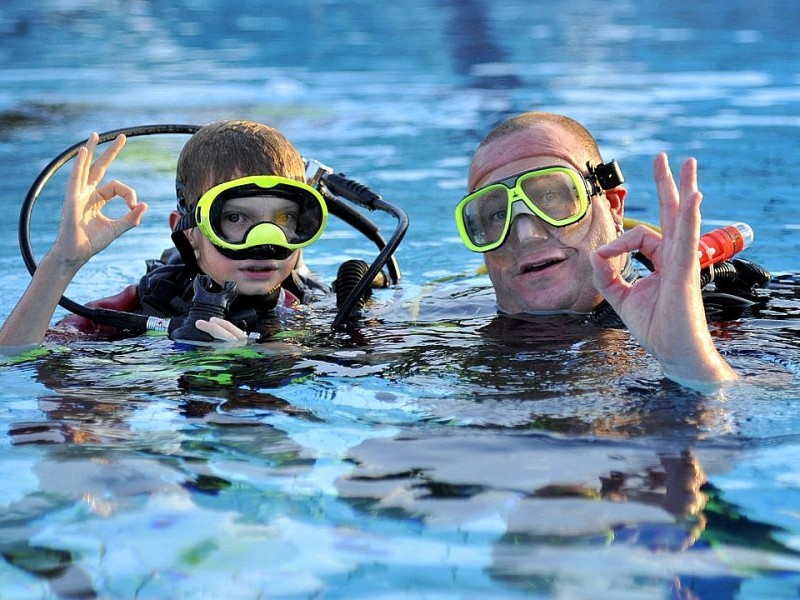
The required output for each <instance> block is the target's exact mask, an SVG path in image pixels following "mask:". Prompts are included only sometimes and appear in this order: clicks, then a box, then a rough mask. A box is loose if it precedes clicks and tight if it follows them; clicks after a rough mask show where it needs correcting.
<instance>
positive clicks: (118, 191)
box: [53, 133, 147, 271]
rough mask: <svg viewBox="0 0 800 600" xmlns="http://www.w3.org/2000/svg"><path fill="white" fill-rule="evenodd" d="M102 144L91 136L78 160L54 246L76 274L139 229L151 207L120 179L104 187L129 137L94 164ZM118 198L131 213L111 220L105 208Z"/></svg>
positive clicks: (122, 137)
mask: <svg viewBox="0 0 800 600" xmlns="http://www.w3.org/2000/svg"><path fill="white" fill-rule="evenodd" d="M98 141H99V136H98V135H97V134H96V133H93V134H92V135H90V136H89V140H88V142H87V144H86V146H84V147H83V148H81V149H80V150H79V151H78V154H77V156H76V157H75V164H74V165H73V168H72V172H71V174H70V177H69V181H68V183H67V192H66V194H65V196H64V206H63V209H62V216H61V225H60V227H59V231H58V237H57V238H56V241H55V243H54V244H53V249H54V250H55V251H56V253H57V255H58V256H60V257H61V260H63V261H64V264H65V266H68V267H71V268H72V270H74V271H77V270H78V269H79V268H80V267H81V266H83V265H84V264H85V263H86V262H87V261H88V260H89V259H90V258H91V257H92V256H94V255H95V254H97V253H98V252H100V251H101V250H103V249H104V248H106V247H107V246H108V245H109V244H110V243H111V242H113V241H114V240H115V239H117V238H118V237H119V236H121V235H122V234H123V233H125V232H126V231H128V230H129V229H131V228H133V227H135V226H137V225H138V224H139V223H140V222H141V219H142V215H143V214H144V212H145V211H146V210H147V204H146V203H144V202H138V201H137V198H136V191H135V190H134V189H133V188H131V187H130V186H127V185H125V184H124V183H122V182H120V181H117V180H113V181H110V182H107V183H103V184H101V182H102V180H103V177H104V176H105V174H106V170H107V169H108V167H109V166H110V165H111V163H112V162H114V159H115V158H116V157H117V155H118V154H119V153H120V151H121V150H122V148H123V147H124V146H125V141H126V139H125V136H124V135H120V136H118V137H117V138H116V139H115V140H114V141H113V142H112V144H111V145H110V146H109V147H108V148H106V150H105V151H104V152H103V154H102V155H100V157H99V158H98V159H97V160H95V161H94V162H92V158H93V156H94V153H95V150H96V149H97V144H98ZM117 197H119V198H122V199H123V200H124V201H125V203H126V204H127V206H128V209H129V210H128V212H127V213H126V214H125V215H124V216H123V217H120V218H119V219H109V218H108V217H106V216H105V215H104V214H103V212H102V210H103V207H104V206H105V205H106V203H108V202H109V201H110V200H112V199H114V198H117Z"/></svg>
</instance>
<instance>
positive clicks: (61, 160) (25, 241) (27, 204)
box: [18, 125, 200, 333]
mask: <svg viewBox="0 0 800 600" xmlns="http://www.w3.org/2000/svg"><path fill="white" fill-rule="evenodd" d="M198 129H200V126H199V125H140V126H137V127H125V128H122V129H115V130H112V131H106V132H105V133H101V134H100V135H99V137H100V139H99V142H98V144H103V143H106V142H110V141H112V140H114V139H115V138H116V137H117V136H118V135H120V134H124V135H125V136H127V137H137V136H142V135H152V134H157V133H183V134H189V135H191V134H193V133H194V132H196V131H197V130H198ZM88 141H89V140H88V139H85V140H83V141H82V142H78V143H77V144H74V145H72V146H70V147H69V148H67V149H66V150H64V151H63V152H62V153H61V154H59V155H58V156H56V157H55V158H54V159H53V160H51V161H50V163H49V164H48V165H47V166H46V167H45V168H44V170H43V171H42V172H41V173H39V176H38V177H37V178H36V179H35V180H34V182H33V184H32V185H31V187H30V189H29V190H28V193H27V194H26V196H25V199H24V200H23V202H22V207H21V208H20V214H19V230H18V236H19V248H20V252H21V253H22V260H23V261H24V262H25V266H26V267H27V269H28V272H29V273H30V274H31V275H33V274H34V272H35V271H36V267H37V264H36V259H35V258H34V256H33V249H32V248H31V243H30V225H31V216H32V214H33V205H34V203H35V202H36V199H37V198H38V197H39V194H41V192H42V190H43V189H44V186H45V185H46V184H47V182H48V181H49V180H50V178H51V177H52V176H53V175H54V174H55V172H56V171H58V170H59V169H60V168H61V167H63V166H64V165H65V164H66V163H67V162H69V161H70V160H71V159H72V158H73V157H74V156H75V155H76V154H78V151H79V150H80V149H81V148H82V147H83V146H85V145H86V144H87V142H88ZM58 303H59V305H61V306H62V307H64V308H65V309H67V310H68V311H70V312H73V313H75V314H76V315H79V316H81V317H85V318H87V319H91V320H92V321H94V322H95V323H99V324H103V325H112V326H114V327H117V328H119V329H122V330H123V331H129V332H137V333H141V332H144V331H147V330H157V331H166V326H167V325H166V321H165V320H164V319H160V318H158V317H150V316H147V315H142V314H139V313H131V312H126V311H121V310H113V309H110V308H98V307H90V306H85V305H83V304H80V303H78V302H75V301H73V300H70V299H69V298H67V297H66V296H62V297H61V299H60V300H59V302H58Z"/></svg>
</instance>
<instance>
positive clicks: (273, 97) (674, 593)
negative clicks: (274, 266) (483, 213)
mask: <svg viewBox="0 0 800 600" xmlns="http://www.w3.org/2000/svg"><path fill="white" fill-rule="evenodd" d="M798 26H800V7H798V6H797V5H796V2H794V0H774V1H772V2H769V3H763V4H762V5H759V6H758V7H754V6H753V4H752V3H751V2H745V1H744V0H724V1H723V0H713V1H710V2H705V3H700V2H689V1H687V0H674V1H673V2H669V3H662V2H657V1H656V0H637V1H635V2H634V1H633V0H630V1H628V0H621V1H619V2H613V3H606V4H598V3H596V2H589V1H588V0H566V1H561V2H556V1H555V0H542V1H540V2H537V3H535V4H532V3H530V2H526V1H523V0H509V1H507V2H503V3H499V2H497V3H494V2H485V1H481V0H462V1H461V2H454V1H450V0H441V1H438V2H437V1H434V0H408V1H407V2H400V3H380V2H366V1H364V0H349V1H347V2H344V1H342V0H326V1H321V0H318V1H315V0H309V1H307V2H299V1H298V2H289V3H285V5H282V6H280V7H279V8H276V7H274V6H271V5H269V6H267V5H264V4H263V3H260V2H254V1H243V2H239V3H237V4H236V6H235V7H231V5H230V3H227V2H221V1H213V0H206V1H203V2H197V1H194V2H186V1H184V2H130V3H120V2H116V3H115V2H111V3H109V2H100V1H98V0H43V1H41V2H38V3H35V6H34V5H30V6H28V5H27V4H20V5H19V6H11V5H10V4H9V3H5V4H4V5H3V6H2V7H0V33H2V40H3V41H2V44H1V45H0V58H2V62H0V65H2V66H1V67H0V80H1V81H2V86H0V161H2V172H3V173H4V174H5V177H4V186H3V189H2V192H0V193H2V200H3V206H4V208H5V211H6V215H7V217H6V218H5V219H3V220H2V221H0V228H2V230H1V232H2V235H0V285H2V286H3V289H5V290H6V291H5V293H4V294H2V295H1V296H0V316H1V317H2V318H5V317H6V316H7V315H8V313H9V312H10V311H11V309H12V308H13V306H14V304H15V302H16V300H17V299H18V298H19V296H20V295H21V294H22V292H23V291H24V289H25V286H26V285H27V283H28V281H29V276H28V274H27V271H26V270H25V268H24V266H23V263H22V260H21V258H20V253H19V242H18V237H17V214H18V211H19V206H20V204H21V203H22V200H23V198H24V197H25V194H26V192H27V190H28V187H29V186H30V185H31V183H32V181H33V180H34V179H35V177H36V176H37V174H38V173H39V172H40V171H41V169H42V168H43V167H44V166H45V165H46V164H47V163H48V162H49V160H51V159H52V158H53V157H54V156H56V155H57V154H58V153H59V152H61V151H62V150H63V149H65V148H67V147H69V146H70V145H72V144H73V143H75V142H77V141H79V140H81V139H84V138H86V137H87V135H88V134H89V133H90V132H91V131H107V130H112V129H117V128H120V127H125V126H132V125H141V124H149V123H191V124H202V123H206V122H209V121H211V120H215V119H220V118H248V119H255V120H259V121H263V122H267V123H269V124H272V125H274V126H276V127H278V128H279V129H280V130H282V131H283V132H285V133H286V134H287V135H288V137H289V138H290V139H291V140H292V141H293V142H294V143H295V144H296V145H297V147H298V148H299V149H300V150H301V152H302V153H303V154H304V155H305V156H307V157H313V158H317V159H318V160H320V161H322V162H323V163H326V164H329V165H331V166H333V167H334V168H335V169H336V170H337V171H340V172H344V173H347V174H348V175H349V176H351V177H353V178H355V179H358V180H359V181H361V182H363V183H365V184H367V185H369V186H370V187H372V188H373V189H374V190H375V191H377V192H379V193H381V194H382V195H383V196H384V198H386V199H387V200H388V201H390V202H393V203H396V204H397V205H399V206H402V207H403V208H404V209H405V210H406V211H407V212H408V214H409V218H410V220H411V226H410V229H409V231H408V233H407V235H406V237H405V240H404V241H403V243H402V245H401V246H400V249H399V250H398V252H397V259H398V261H399V264H400V268H401V272H402V277H403V278H402V282H401V285H400V286H398V287H396V288H393V289H387V290H379V291H377V292H376V294H375V297H374V299H373V302H372V305H371V307H370V310H369V313H368V318H367V319H365V320H364V321H363V322H362V323H360V324H359V325H358V326H357V327H354V328H350V329H346V330H343V331H332V330H331V328H330V322H331V320H332V318H333V314H334V309H333V307H332V305H331V303H330V302H328V303H322V304H321V305H320V306H318V307H314V308H311V309H310V310H309V311H308V314H307V315H305V316H304V317H303V320H302V321H301V322H299V323H298V324H297V325H296V327H293V328H290V329H289V330H287V331H285V332H283V333H282V334H281V335H280V336H277V337H276V338H275V339H272V340H270V341H268V342H266V343H263V344H256V345H251V346H247V347H243V348H229V347H202V346H199V347H193V346H189V345H186V344H177V343H174V342H172V341H170V340H168V339H167V338H165V337H164V336H163V335H159V334H149V335H146V336H140V337H135V338H130V339H125V340H120V341H114V342H102V343H101V342H88V341H87V342H80V343H74V344H70V345H58V344H49V345H47V346H44V347H42V348H39V349H35V350H31V351H29V352H27V353H24V354H21V355H20V354H11V355H4V356H3V357H2V364H1V365H0V386H1V389H2V392H1V393H0V448H1V450H0V479H1V480H2V481H3V485H2V486H1V487H0V556H2V558H3V559H4V560H3V561H2V562H0V598H3V599H4V600H5V599H6V598H12V599H16V598H20V599H22V598H24V599H30V598H78V597H80V598H91V597H98V598H134V597H135V598H264V597H297V598H338V597H347V598H354V597H355V598H358V597H364V598H387V599H388V598H397V597H424V598H473V597H481V598H483V597H491V598H514V597H526V598H531V597H532V598H559V599H560V598H626V599H627V598H630V599H634V598H636V599H638V598H648V599H649V598H681V599H687V600H688V599H704V600H706V599H723V600H727V599H742V598H748V599H749V598H771V599H775V598H795V597H798V595H799V592H798V590H799V589H800V515H799V513H798V506H800V467H798V465H799V464H800V394H799V393H798V378H800V348H799V347H798V343H797V341H796V340H797V332H798V330H799V329H800V320H798V315H800V294H798V292H797V287H796V286H787V288H786V289H785V290H783V291H782V292H775V293H773V295H772V298H771V300H770V303H769V305H768V306H767V307H765V308H763V309H759V310H756V311H750V312H749V313H748V314H746V315H742V316H737V317H735V318H726V319H720V320H715V321H714V322H712V323H711V327H712V329H713V333H714V336H715V339H716V340H717V343H718V346H719V347H720V349H721V350H722V351H723V352H724V353H725V354H726V355H727V356H729V358H730V360H731V362H732V363H733V364H734V365H735V367H736V368H737V370H739V371H740V372H742V373H744V374H746V378H745V381H744V382H743V383H741V384H737V385H734V386H731V387H729V388H726V389H724V390H718V391H715V392H713V393H711V392H709V393H701V392H697V391H691V390H687V389H684V388H682V387H680V386H678V385H676V384H674V383H672V382H670V381H668V380H666V379H664V378H663V377H662V375H661V372H660V370H659V368H658V366H657V364H655V362H654V361H653V359H652V358H650V357H649V356H648V355H647V354H646V353H644V352H643V351H642V350H641V349H640V348H639V347H638V346H637V344H636V343H635V342H634V341H633V340H632V339H631V338H630V336H629V335H628V334H627V332H626V331H625V330H620V329H605V328H596V327H590V326H588V325H586V324H584V323H582V322H576V320H575V319H571V318H567V317H553V318H551V319H534V320H531V321H530V322H527V321H510V320H509V319H505V318H500V317H497V316H496V315H495V309H494V298H493V294H492V292H491V288H490V285H489V282H488V279H487V278H486V276H485V275H482V274H481V273H480V272H479V267H480V265H481V264H482V261H481V257H480V256H479V255H477V254H473V253H471V252H469V251H467V250H466V249H465V248H464V247H463V245H462V244H461V242H460V240H459V238H458V235H457V232H456V229H455V225H454V222H453V218H452V211H453V206H454V205H455V203H456V202H457V201H458V199H459V198H460V197H461V195H462V194H463V192H464V187H465V180H466V170H467V166H468V160H469V155H470V153H471V151H472V150H473V149H474V147H475V145H476V144H477V143H478V142H479V140H480V139H481V137H482V136H483V135H484V134H485V133H486V132H487V131H488V130H489V129H490V128H491V127H492V126H493V125H495V124H496V123H497V122H499V121H500V120H501V119H503V118H505V117H508V116H510V115H513V114H515V113H518V112H521V111H524V110H530V109H543V110H549V111H554V112H562V113H565V114H568V115H570V116H572V117H574V118H576V119H578V120H579V121H581V122H583V123H584V124H586V125H587V127H588V128H589V129H590V130H591V131H592V132H593V133H594V134H595V135H596V137H597V138H598V140H599V142H600V146H601V149H602V150H603V153H604V157H605V158H606V159H610V158H616V159H617V161H619V163H620V165H621V166H622V169H623V171H624V173H625V176H626V180H627V186H628V188H629V190H630V193H629V196H628V200H627V203H626V214H627V215H628V216H631V217H634V218H637V219H641V220H644V221H649V222H656V221H657V219H658V210H657V199H656V195H655V186H654V184H653V181H652V175H651V164H652V159H653V157H654V155H655V154H656V153H657V152H659V151H661V150H665V151H667V152H668V153H669V154H670V157H671V160H672V162H673V166H677V165H678V164H679V163H680V161H682V160H683V159H684V158H686V157H687V156H696V157H697V158H698V161H699V165H700V184H701V189H702V190H703V192H704V201H703V214H704V227H705V228H706V229H710V228H712V227H715V226H719V225H722V224H726V223H729V222H734V221H744V222H747V223H750V224H751V225H752V226H753V228H754V229H755V236H756V237H755V242H754V244H753V246H752V247H751V248H749V249H748V250H747V251H746V254H745V257H746V258H748V259H750V260H752V261H754V262H757V263H758V264H760V265H763V266H764V267H766V268H767V269H769V270H770V271H771V272H772V273H773V275H774V276H776V278H779V277H782V276H789V275H790V274H792V273H794V272H796V271H798V270H799V269H798V266H800V265H798V259H797V257H798V254H800V235H799V233H800V204H799V203H798V202H797V199H796V195H797V194H796V189H795V188H796V177H795V173H796V171H797V162H798V161H797V159H796V149H797V148H798V147H800V117H798V115H800V67H798V65H800V60H798V59H800V39H798V37H797V34H796V32H797V30H798ZM185 139H186V138H185V136H180V135H174V136H149V137H146V138H136V139H132V140H130V142H129V145H128V147H127V148H126V149H125V151H124V152H123V155H122V156H121V157H120V159H119V160H118V161H117V162H116V163H115V165H114V167H113V169H112V173H111V176H113V177H118V178H119V179H122V180H124V181H126V182H127V183H130V184H131V185H133V186H134V187H136V189H137V191H138V193H139V197H140V198H143V199H146V200H147V202H148V203H149V204H150V210H149V213H148V214H147V215H146V218H145V221H144V223H143V225H142V226H141V227H139V228H137V229H136V230H134V231H132V232H130V233H129V234H128V235H126V236H124V237H123V238H122V239H120V240H118V241H117V242H116V243H115V244H114V245H112V246H111V247H110V248H109V249H108V250H106V251H105V252H104V253H102V254H101V255H100V256H98V257H96V258H95V259H93V260H92V261H91V263H90V264H89V265H87V267H86V268H85V269H84V270H83V271H81V273H80V274H79V276H78V278H77V279H76V280H75V282H74V283H73V284H72V285H71V286H70V288H69V290H68V295H69V297H70V298H72V299H75V300H77V301H80V302H85V301H88V300H91V299H93V298H97V297H100V296H103V295H107V294H110V293H114V292H116V291H119V290H120V289H121V288H122V287H124V286H125V285H127V284H128V283H131V282H133V281H136V280H137V279H138V277H139V276H141V274H142V272H143V270H144V264H145V262H144V261H145V260H146V259H148V258H154V257H156V256H158V255H159V254H160V252H161V250H162V249H164V248H166V247H168V246H169V244H170V241H169V235H168V230H167V226H166V218H167V214H168V212H169V210H171V209H172V207H173V205H174V197H173V194H174V183H173V176H174V164H175V159H176V157H177V153H178V152H179V150H180V147H181V145H182V144H183V143H184V142H185ZM62 171H66V169H63V170H62ZM65 180H66V173H65V172H61V171H59V172H58V173H57V174H56V176H55V177H54V178H53V179H52V181H51V182H50V183H49V184H48V186H47V187H46V188H45V190H44V191H43V193H42V194H41V196H40V198H39V200H38V202H37V204H36V209H35V212H34V215H33V222H32V228H31V244H32V247H33V249H34V253H35V255H36V257H37V258H41V256H43V254H44V253H45V252H46V251H47V248H48V246H49V244H50V243H51V242H52V240H53V239H54V235H55V231H56V229H57V226H58V215H59V213H60V202H61V197H62V194H63V189H64V182H65ZM370 217H372V218H374V219H375V220H376V222H378V223H379V224H380V225H381V227H382V231H383V232H384V233H387V232H388V233H390V232H391V231H392V230H393V228H394V221H393V219H392V218H391V217H388V216H387V215H383V214H380V213H377V214H370ZM375 253H376V249H375V248H374V246H373V245H372V244H371V243H369V242H367V241H366V240H364V239H363V238H361V237H360V236H359V235H358V234H357V233H355V232H354V231H353V230H351V229H349V228H348V227H346V226H344V225H343V224H341V223H336V222H334V223H332V224H331V226H330V228H329V230H328V231H327V232H326V234H325V235H324V237H323V238H322V240H321V241H320V242H318V243H317V244H315V245H313V246H311V247H310V248H309V249H307V251H306V253H305V257H306V261H307V263H308V264H309V265H310V266H311V267H312V268H313V269H314V271H315V272H316V273H317V274H318V275H319V276H320V278H321V279H323V280H325V281H327V282H330V281H332V280H333V279H334V278H335V275H336V270H337V268H338V266H339V264H340V263H341V262H342V261H343V260H345V259H348V258H360V259H363V260H367V261H371V260H372V258H373V257H374V255H375ZM64 314H65V312H64V311H63V309H59V311H58V313H57V317H60V316H63V315H64Z"/></svg>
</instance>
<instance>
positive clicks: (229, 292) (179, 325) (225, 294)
mask: <svg viewBox="0 0 800 600" xmlns="http://www.w3.org/2000/svg"><path fill="white" fill-rule="evenodd" d="M192 289H193V290H194V297H193V298H192V305H191V307H190V308H189V312H188V313H186V314H185V315H181V316H180V317H173V318H172V319H170V322H169V337H170V339H173V340H190V341H200V342H211V341H213V340H214V337H213V336H211V335H210V334H208V333H206V332H205V331H200V330H199V329H197V327H196V326H195V323H196V322H197V321H198V320H199V319H203V320H204V321H208V320H209V319H210V318H211V317H219V318H220V319H225V318H226V317H227V314H228V309H229V308H230V305H231V303H232V302H233V301H234V300H235V299H236V296H237V294H238V290H237V286H236V283H235V282H233V281H226V282H225V285H223V286H219V285H217V284H216V283H214V281H213V280H212V279H211V278H210V277H209V276H208V275H205V274H203V275H198V276H197V277H195V279H194V282H193V283H192Z"/></svg>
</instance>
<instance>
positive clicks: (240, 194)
mask: <svg viewBox="0 0 800 600" xmlns="http://www.w3.org/2000/svg"><path fill="white" fill-rule="evenodd" d="M192 216H193V217H194V221H195V224H196V226H197V227H198V228H199V229H200V231H201V232H202V233H203V235H204V236H206V237H207V238H208V239H209V241H210V242H211V243H212V244H214V246H215V247H216V248H217V249H218V250H219V251H220V253H221V254H223V255H224V256H227V257H228V258H232V259H235V260H244V259H264V260H269V259H277V260H283V259H285V258H288V256H289V255H290V254H291V253H292V252H294V251H295V250H298V249H300V248H305V247H306V246H308V245H309V244H312V243H313V242H315V241H316V240H317V239H318V238H319V237H320V236H321V235H322V232H323V230H324V229H325V224H326V222H327V219H328V207H327V206H326V204H325V200H324V199H323V197H322V195H321V194H320V193H319V192H318V191H317V190H315V189H314V188H313V187H311V186H309V185H307V184H305V183H301V182H299V181H295V180H294V179H288V178H286V177H279V176H277V175H255V176H250V177H242V178H239V179H234V180H232V181H226V182H225V183H221V184H219V185H216V186H214V187H212V188H211V189H210V190H208V191H207V192H206V193H205V194H203V195H202V196H201V197H200V199H199V200H198V201H197V204H196V205H195V207H194V210H193V211H192Z"/></svg>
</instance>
